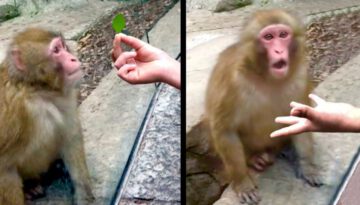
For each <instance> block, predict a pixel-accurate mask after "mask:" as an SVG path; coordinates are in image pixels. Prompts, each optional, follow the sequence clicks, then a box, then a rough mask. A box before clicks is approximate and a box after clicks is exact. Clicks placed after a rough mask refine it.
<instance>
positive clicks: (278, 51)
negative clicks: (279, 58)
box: [275, 50, 284, 54]
mask: <svg viewBox="0 0 360 205" xmlns="http://www.w3.org/2000/svg"><path fill="white" fill-rule="evenodd" d="M283 52H284V51H282V50H275V53H277V54H282V53H283Z"/></svg>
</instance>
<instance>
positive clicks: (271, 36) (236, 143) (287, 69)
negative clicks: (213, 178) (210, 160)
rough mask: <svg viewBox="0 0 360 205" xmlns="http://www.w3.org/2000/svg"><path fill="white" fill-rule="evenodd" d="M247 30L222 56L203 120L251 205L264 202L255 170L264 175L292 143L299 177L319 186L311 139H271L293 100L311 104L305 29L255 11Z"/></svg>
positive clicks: (276, 14)
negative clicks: (274, 159)
mask: <svg viewBox="0 0 360 205" xmlns="http://www.w3.org/2000/svg"><path fill="white" fill-rule="evenodd" d="M245 25H246V26H245V28H244V31H243V33H242V37H241V39H240V41H239V42H237V43H235V44H233V45H232V46H230V47H228V48H227V49H225V51H223V52H222V53H221V54H220V56H219V59H218V62H217V64H216V66H215V68H214V70H213V72H212V75H211V77H210V80H209V84H208V88H207V93H206V117H205V119H206V120H208V122H209V127H210V131H211V141H212V142H213V145H214V148H215V150H216V152H217V153H218V154H219V155H220V157H221V159H222V161H223V163H224V165H225V169H226V170H227V173H228V176H229V179H230V180H231V181H232V182H233V183H232V185H233V189H234V190H235V191H236V192H237V193H238V195H239V196H240V199H241V201H242V202H245V203H249V204H253V203H258V202H259V201H260V197H259V195H258V191H257V186H256V183H255V179H254V176H253V175H252V173H253V170H254V169H255V170H257V171H262V170H263V169H264V168H265V167H266V166H267V165H270V164H271V163H272V162H273V158H274V155H275V154H277V153H278V152H279V151H280V150H281V149H282V148H283V147H284V146H285V145H287V144H289V143H293V145H294V147H295V149H296V151H297V154H298V156H299V165H300V167H301V170H300V171H301V172H300V173H301V176H302V177H303V178H304V179H305V180H306V181H307V182H308V183H309V184H310V185H311V186H319V185H321V181H320V180H319V173H318V168H317V166H316V165H315V163H314V148H313V139H312V136H311V134H309V133H307V134H304V135H307V136H300V137H297V136H296V137H293V138H281V139H280V138H279V139H273V138H270V133H271V132H272V131H274V130H277V129H279V128H280V127H279V126H280V125H278V124H276V123H275V122H274V119H275V117H277V116H283V115H287V114H288V113H289V109H290V107H289V103H290V102H291V101H293V100H294V101H300V102H303V103H306V104H308V103H309V102H308V97H307V96H308V94H309V92H310V89H311V86H310V83H309V80H308V75H307V72H306V65H307V64H306V59H305V42H304V40H305V39H304V29H303V26H302V25H301V23H300V22H299V21H298V20H297V19H296V18H294V17H292V16H291V15H290V14H289V13H287V12H285V11H282V10H263V11H259V12H256V13H255V14H254V16H253V17H252V18H251V19H250V21H249V22H246V24H245ZM249 167H251V168H253V169H249Z"/></svg>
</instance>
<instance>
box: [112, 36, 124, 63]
mask: <svg viewBox="0 0 360 205" xmlns="http://www.w3.org/2000/svg"><path fill="white" fill-rule="evenodd" d="M120 43H121V34H116V35H115V38H114V40H113V49H112V50H111V57H112V60H113V61H115V60H116V59H117V58H118V57H119V55H120V54H121V52H122V49H121V46H120Z"/></svg>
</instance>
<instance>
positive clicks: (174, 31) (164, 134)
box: [118, 2, 181, 205]
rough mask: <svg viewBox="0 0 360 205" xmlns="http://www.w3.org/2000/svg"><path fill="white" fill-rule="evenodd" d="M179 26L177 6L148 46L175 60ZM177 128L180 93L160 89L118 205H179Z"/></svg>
mask: <svg viewBox="0 0 360 205" xmlns="http://www.w3.org/2000/svg"><path fill="white" fill-rule="evenodd" d="M179 24H180V2H178V3H177V4H176V5H175V6H174V7H173V8H172V9H171V10H170V11H169V12H168V13H167V14H166V15H165V16H164V17H163V18H162V19H161V20H160V21H159V22H158V23H157V24H156V25H155V27H154V28H153V29H152V30H151V31H150V32H149V39H150V43H151V44H152V45H155V46H157V47H159V48H162V49H163V50H165V51H167V52H168V53H169V54H170V55H171V56H172V57H174V58H176V57H177V56H178V55H179V54H180V26H179ZM170 32H171V35H170ZM180 124H181V122H180V91H179V90H177V89H175V88H172V87H170V86H169V85H161V86H160V87H159V89H158V90H157V94H156V97H155V99H154V105H153V106H152V111H151V112H150V113H149V119H148V120H147V125H146V126H145V127H144V130H143V134H142V140H141V142H140V145H139V148H138V152H137V154H136V156H135V158H134V160H133V163H132V165H131V167H130V169H129V170H128V172H127V173H128V177H127V178H126V181H125V183H124V187H123V188H122V190H121V192H122V195H121V198H119V199H118V201H119V202H120V204H122V205H125V204H134V205H135V204H144V205H145V204H163V205H170V204H180V201H181V199H180V151H181V150H180V139H181V138H180Z"/></svg>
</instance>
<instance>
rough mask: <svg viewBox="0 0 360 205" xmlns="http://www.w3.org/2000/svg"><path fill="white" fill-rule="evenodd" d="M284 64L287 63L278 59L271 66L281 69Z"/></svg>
mask: <svg viewBox="0 0 360 205" xmlns="http://www.w3.org/2000/svg"><path fill="white" fill-rule="evenodd" d="M286 65H287V63H286V61H285V60H279V61H277V62H276V63H274V64H273V67H274V68H275V69H282V68H284V67H285V66H286Z"/></svg>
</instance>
